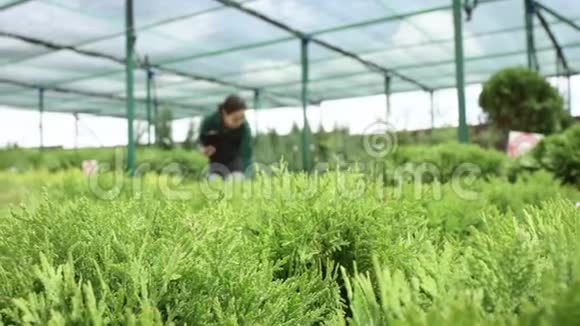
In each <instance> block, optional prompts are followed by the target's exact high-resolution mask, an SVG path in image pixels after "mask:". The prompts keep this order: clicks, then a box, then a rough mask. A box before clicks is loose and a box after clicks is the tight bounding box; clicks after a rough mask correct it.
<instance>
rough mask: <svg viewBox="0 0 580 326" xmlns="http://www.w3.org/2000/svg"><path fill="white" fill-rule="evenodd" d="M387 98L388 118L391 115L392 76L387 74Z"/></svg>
mask: <svg viewBox="0 0 580 326" xmlns="http://www.w3.org/2000/svg"><path fill="white" fill-rule="evenodd" d="M385 99H386V105H387V119H386V120H385V121H389V118H390V117H391V76H385Z"/></svg>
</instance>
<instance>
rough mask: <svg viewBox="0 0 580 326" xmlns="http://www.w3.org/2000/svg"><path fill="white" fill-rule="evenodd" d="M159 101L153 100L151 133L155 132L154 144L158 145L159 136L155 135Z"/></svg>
mask: <svg viewBox="0 0 580 326" xmlns="http://www.w3.org/2000/svg"><path fill="white" fill-rule="evenodd" d="M158 119H159V101H158V100H157V98H154V99H153V131H154V132H155V144H156V145H157V144H159V134H158V133H157V125H158V124H159V120H158Z"/></svg>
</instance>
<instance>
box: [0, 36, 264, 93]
mask: <svg viewBox="0 0 580 326" xmlns="http://www.w3.org/2000/svg"><path fill="white" fill-rule="evenodd" d="M133 34H135V30H133ZM0 36H1V37H6V38H12V39H16V40H19V41H22V42H26V43H29V44H34V45H37V46H43V47H45V48H48V49H52V50H68V51H72V52H75V53H77V54H80V55H84V56H88V57H93V58H99V59H104V60H109V61H112V62H116V63H120V64H125V59H122V58H118V57H116V56H113V55H110V54H105V53H101V52H97V51H92V50H85V49H81V48H78V47H75V46H71V45H63V44H58V43H54V42H49V41H45V40H42V39H38V38H33V37H29V36H25V35H20V34H16V33H12V32H5V31H0ZM137 67H138V68H141V69H147V67H146V66H145V65H144V64H138V65H137ZM150 68H154V69H156V70H159V71H162V72H166V73H168V74H173V75H176V76H180V77H184V78H188V79H191V80H194V81H206V82H210V83H214V84H218V85H222V86H229V87H234V88H238V89H243V90H253V88H252V87H250V86H245V85H239V84H236V83H232V82H228V81H224V80H220V79H217V78H213V77H208V76H202V75H197V74H191V73H186V72H182V71H178V70H175V69H171V68H167V67H163V66H161V65H159V64H151V65H150ZM112 73H113V74H114V73H116V71H112Z"/></svg>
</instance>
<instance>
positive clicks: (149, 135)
mask: <svg viewBox="0 0 580 326" xmlns="http://www.w3.org/2000/svg"><path fill="white" fill-rule="evenodd" d="M145 61H146V63H147V64H148V62H149V59H148V58H147V57H146V58H145ZM152 79H153V71H151V69H147V86H146V88H147V90H146V92H147V99H146V101H147V145H148V146H151V104H152V103H151V81H152Z"/></svg>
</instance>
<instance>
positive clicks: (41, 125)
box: [38, 88, 44, 150]
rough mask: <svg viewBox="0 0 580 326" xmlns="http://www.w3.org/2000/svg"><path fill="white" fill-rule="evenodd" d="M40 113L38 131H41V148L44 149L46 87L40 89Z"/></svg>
mask: <svg viewBox="0 0 580 326" xmlns="http://www.w3.org/2000/svg"><path fill="white" fill-rule="evenodd" d="M38 113H39V119H38V131H39V135H40V139H39V140H40V143H39V145H40V150H42V149H43V148H44V126H43V123H44V121H43V120H44V88H40V89H38Z"/></svg>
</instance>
